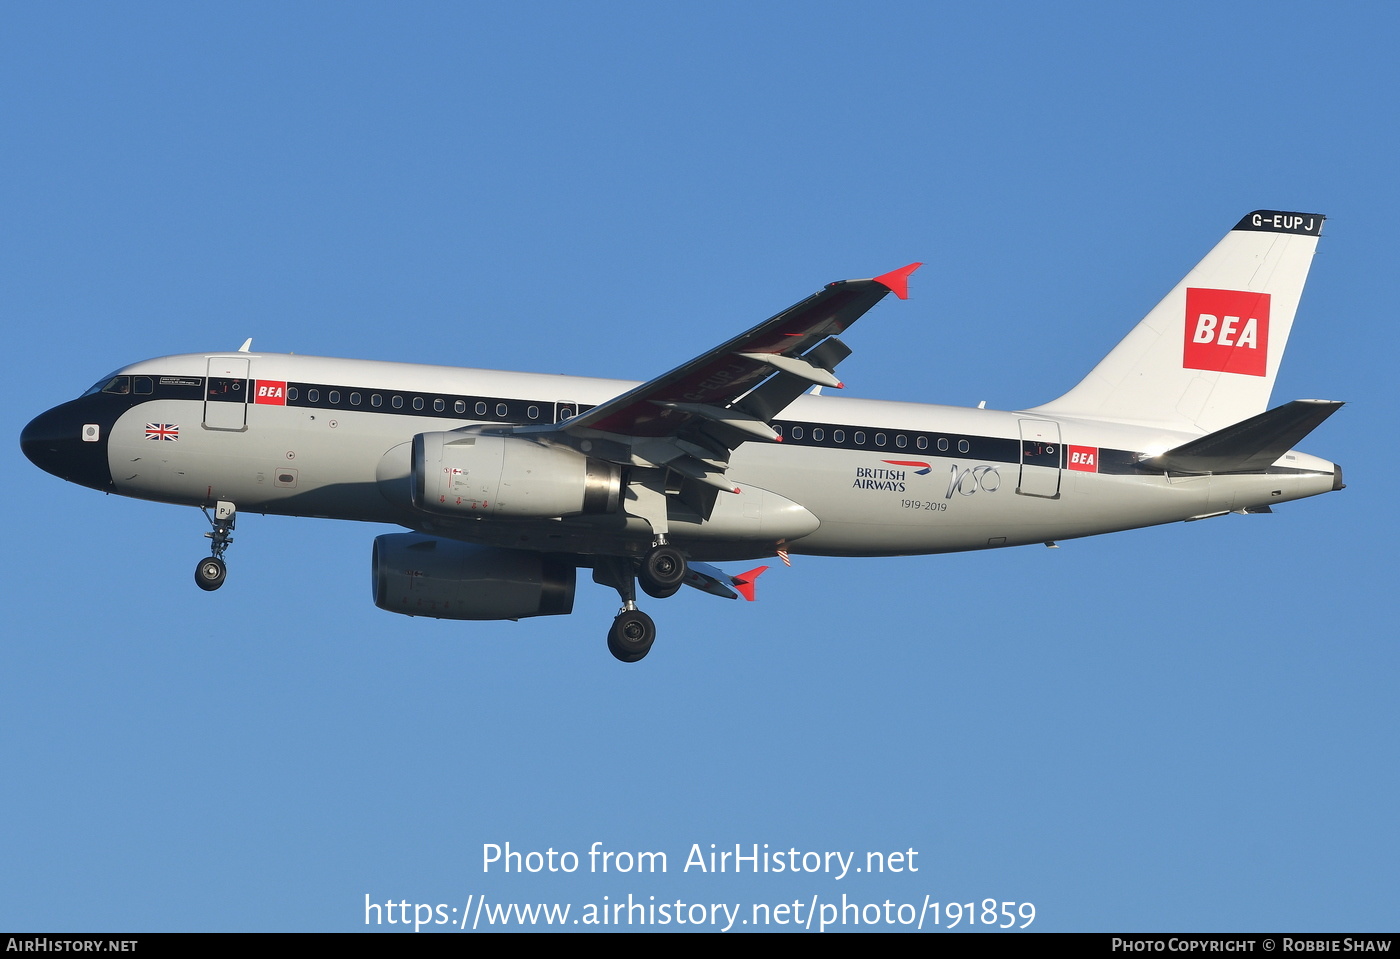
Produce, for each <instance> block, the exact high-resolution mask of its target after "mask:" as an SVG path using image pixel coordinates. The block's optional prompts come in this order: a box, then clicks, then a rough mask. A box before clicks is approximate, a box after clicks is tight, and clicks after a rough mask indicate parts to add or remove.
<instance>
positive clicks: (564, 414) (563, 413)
mask: <svg viewBox="0 0 1400 959" xmlns="http://www.w3.org/2000/svg"><path fill="white" fill-rule="evenodd" d="M573 415H574V411H573V410H572V409H570V408H569V407H567V406H561V407H560V408H559V419H560V420H561V421H562V420H566V419H568V418H569V417H571V416H573Z"/></svg>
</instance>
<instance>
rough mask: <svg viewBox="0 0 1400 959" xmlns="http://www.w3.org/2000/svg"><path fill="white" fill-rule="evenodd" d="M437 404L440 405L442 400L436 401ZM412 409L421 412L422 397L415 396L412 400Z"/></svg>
mask: <svg viewBox="0 0 1400 959" xmlns="http://www.w3.org/2000/svg"><path fill="white" fill-rule="evenodd" d="M438 402H439V403H441V402H442V400H438ZM413 408H414V409H415V410H421V409H422V408H423V397H421V396H415V397H414V398H413Z"/></svg>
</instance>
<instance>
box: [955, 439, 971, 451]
mask: <svg viewBox="0 0 1400 959" xmlns="http://www.w3.org/2000/svg"><path fill="white" fill-rule="evenodd" d="M970 449H972V447H971V446H969V445H968V442H967V440H958V452H959V453H966V452H967V451H968V450H970Z"/></svg>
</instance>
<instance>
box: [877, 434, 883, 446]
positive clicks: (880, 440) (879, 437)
mask: <svg viewBox="0 0 1400 959" xmlns="http://www.w3.org/2000/svg"><path fill="white" fill-rule="evenodd" d="M875 445H876V446H884V445H885V434H884V433H876V434H875Z"/></svg>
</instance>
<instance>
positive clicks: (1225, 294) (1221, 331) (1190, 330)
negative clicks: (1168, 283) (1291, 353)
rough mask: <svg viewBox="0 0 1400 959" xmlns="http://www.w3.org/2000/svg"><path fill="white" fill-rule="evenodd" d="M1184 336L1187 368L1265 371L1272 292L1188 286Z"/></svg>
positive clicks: (1248, 372)
mask: <svg viewBox="0 0 1400 959" xmlns="http://www.w3.org/2000/svg"><path fill="white" fill-rule="evenodd" d="M1185 340H1186V343H1185V349H1184V351H1183V359H1182V361H1181V365H1182V366H1184V367H1186V368H1187V369H1190V370H1218V371H1220V372H1221V373H1242V374H1245V375H1246V376H1263V375H1265V370H1266V369H1267V367H1268V357H1269V294H1267V293H1245V292H1243V291H1240V290H1195V289H1191V288H1189V287H1188V288H1187V290H1186V333H1185Z"/></svg>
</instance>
